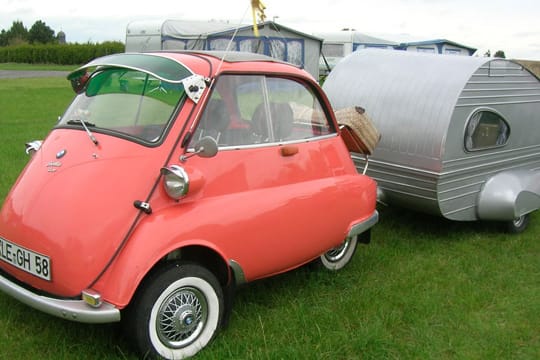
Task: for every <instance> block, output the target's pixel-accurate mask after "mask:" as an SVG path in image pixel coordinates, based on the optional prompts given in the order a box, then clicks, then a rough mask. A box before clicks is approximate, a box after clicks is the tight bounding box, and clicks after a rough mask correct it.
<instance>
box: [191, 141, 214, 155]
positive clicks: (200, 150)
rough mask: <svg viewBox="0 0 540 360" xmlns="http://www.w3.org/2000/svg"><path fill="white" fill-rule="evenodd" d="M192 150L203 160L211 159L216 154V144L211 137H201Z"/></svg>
mask: <svg viewBox="0 0 540 360" xmlns="http://www.w3.org/2000/svg"><path fill="white" fill-rule="evenodd" d="M193 148H194V149H195V154H197V155H199V156H200V157H204V158H209V157H213V156H215V155H216V154H217V152H218V144H217V142H216V140H214V138H213V137H211V136H205V137H203V138H202V139H201V140H199V141H197V143H196V144H195V146H194V147H193Z"/></svg>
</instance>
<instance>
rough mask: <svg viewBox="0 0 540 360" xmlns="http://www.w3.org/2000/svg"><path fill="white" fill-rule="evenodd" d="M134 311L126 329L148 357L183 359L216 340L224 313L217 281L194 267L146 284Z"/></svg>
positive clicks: (170, 270) (177, 267)
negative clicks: (214, 338)
mask: <svg viewBox="0 0 540 360" xmlns="http://www.w3.org/2000/svg"><path fill="white" fill-rule="evenodd" d="M142 286H143V287H142V288H141V291H139V292H138V295H137V297H136V298H135V299H134V302H133V304H132V305H131V306H130V310H129V313H128V314H127V315H128V316H129V317H130V318H129V319H128V321H129V324H130V325H129V326H130V327H132V328H131V329H128V331H131V332H132V333H133V337H134V340H135V341H136V343H137V346H138V348H139V350H140V351H141V353H142V355H143V356H144V357H150V358H156V357H159V358H165V359H184V358H186V357H190V356H193V355H195V354H196V353H197V352H199V350H201V349H202V348H204V347H205V346H206V345H207V344H208V343H209V342H210V340H212V338H213V337H214V335H215V334H216V332H217V331H218V328H219V326H220V324H221V319H222V317H223V312H224V303H223V291H222V288H221V286H220V284H219V282H218V281H217V279H216V277H215V276H214V275H213V274H212V273H211V272H210V271H208V270H207V269H205V268H203V267H201V266H199V265H195V264H182V263H179V264H174V266H168V267H166V268H164V269H162V270H161V271H159V272H158V273H156V274H154V276H152V277H151V278H150V279H149V280H148V281H146V282H145V283H144V284H143V285H142Z"/></svg>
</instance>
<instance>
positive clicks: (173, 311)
mask: <svg viewBox="0 0 540 360" xmlns="http://www.w3.org/2000/svg"><path fill="white" fill-rule="evenodd" d="M207 317H208V304H207V302H206V298H205V297H204V295H203V294H202V293H201V292H200V291H199V290H197V289H195V288H192V287H184V288H180V289H178V290H176V291H175V292H173V293H172V294H171V295H169V297H167V299H165V301H163V303H162V304H161V306H160V308H159V312H158V318H157V323H156V330H157V334H158V336H159V338H160V340H161V341H162V342H163V343H164V344H167V346H169V347H172V348H181V347H184V346H187V345H189V344H191V343H192V342H193V341H195V339H197V337H198V336H199V335H200V333H201V331H202V330H203V328H204V325H205V323H206V319H207Z"/></svg>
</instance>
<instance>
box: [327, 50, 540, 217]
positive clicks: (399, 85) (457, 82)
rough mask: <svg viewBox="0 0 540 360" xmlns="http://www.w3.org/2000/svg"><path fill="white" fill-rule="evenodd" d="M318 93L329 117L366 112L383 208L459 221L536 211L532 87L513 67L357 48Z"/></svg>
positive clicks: (539, 94)
mask: <svg viewBox="0 0 540 360" xmlns="http://www.w3.org/2000/svg"><path fill="white" fill-rule="evenodd" d="M323 88H324V90H325V91H326V93H327V95H328V97H329V99H330V101H331V103H332V105H333V106H334V109H335V110H339V109H342V108H346V107H349V106H357V105H358V106H362V107H363V108H365V109H366V112H367V113H368V114H369V115H370V117H371V118H372V119H373V122H374V123H375V125H376V127H377V128H378V130H379V131H380V133H381V134H382V139H381V141H380V142H379V144H378V146H377V148H376V149H375V151H374V153H373V154H372V156H371V157H370V159H369V168H368V171H367V174H368V175H370V176H372V177H373V178H375V179H376V180H377V182H378V185H379V190H380V196H381V200H382V201H383V202H386V203H388V204H397V205H401V206H404V207H408V208H412V209H416V210H420V211H423V212H427V213H431V214H435V215H442V216H444V217H445V218H448V219H452V220H463V221H469V220H479V219H482V220H500V221H512V220H514V219H517V218H519V217H521V216H523V215H526V214H528V213H530V212H532V211H534V210H536V209H538V208H540V81H539V79H538V78H536V77H535V76H534V75H533V74H532V73H531V72H529V71H528V70H526V69H524V68H523V67H522V66H521V65H519V64H517V63H515V62H512V61H509V60H505V59H494V58H480V57H466V56H451V55H430V54H422V53H412V52H405V51H388V50H375V49H366V50H359V51H357V52H354V53H352V54H351V55H349V56H348V57H346V58H345V59H344V60H342V61H341V62H340V63H338V65H337V66H336V67H335V68H334V69H333V70H332V72H331V73H330V75H329V76H328V78H327V79H326V81H325V83H324V86H323ZM353 158H354V159H355V163H356V165H357V167H358V168H359V169H360V168H363V167H364V165H365V161H364V160H363V157H360V156H355V155H354V154H353Z"/></svg>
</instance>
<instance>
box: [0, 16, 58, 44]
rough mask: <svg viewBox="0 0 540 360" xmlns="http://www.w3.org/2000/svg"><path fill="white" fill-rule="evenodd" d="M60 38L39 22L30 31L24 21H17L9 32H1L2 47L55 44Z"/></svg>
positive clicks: (3, 30)
mask: <svg viewBox="0 0 540 360" xmlns="http://www.w3.org/2000/svg"><path fill="white" fill-rule="evenodd" d="M54 43H58V36H57V35H55V31H54V30H53V29H51V28H50V27H49V26H48V25H47V24H45V22H43V21H41V20H37V21H36V22H35V23H34V25H32V27H30V30H28V29H27V28H26V27H25V26H24V24H23V22H22V21H19V20H16V21H14V22H13V24H12V25H11V28H9V29H8V30H5V29H2V31H0V46H15V45H24V44H54Z"/></svg>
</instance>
